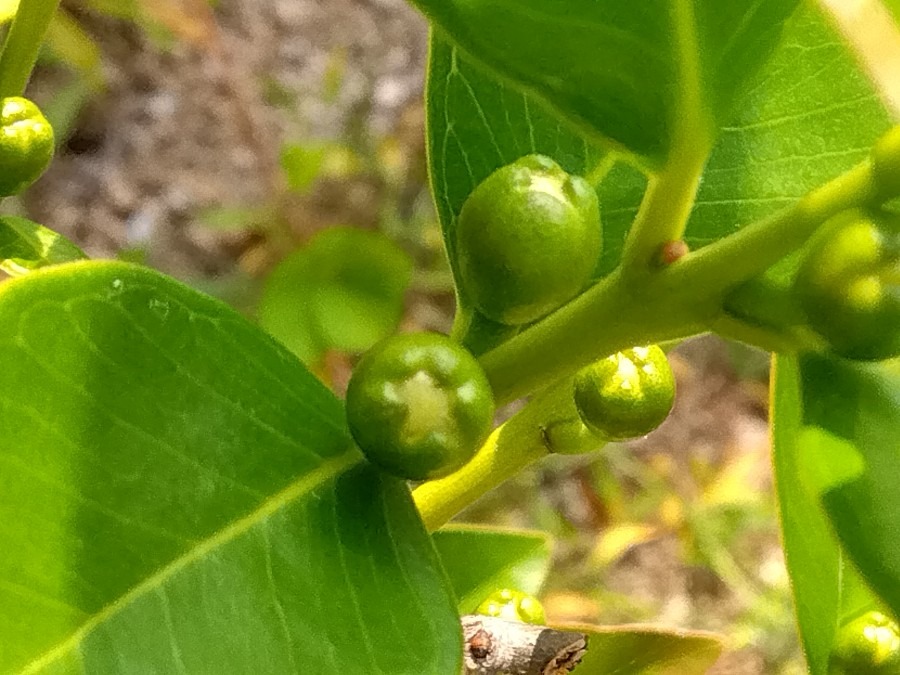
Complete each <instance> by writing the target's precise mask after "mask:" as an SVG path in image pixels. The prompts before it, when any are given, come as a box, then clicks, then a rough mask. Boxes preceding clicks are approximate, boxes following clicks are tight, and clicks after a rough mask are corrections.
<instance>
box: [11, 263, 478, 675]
mask: <svg viewBox="0 0 900 675" xmlns="http://www.w3.org/2000/svg"><path fill="white" fill-rule="evenodd" d="M0 322H2V324H3V325H4V326H5V329H4V330H3V331H2V333H0V392H2V393H0V429H2V434H0V541H2V542H3V555H2V556H0V635H2V636H3V637H2V640H0V672H4V673H5V672H19V671H23V672H55V671H59V672H73V671H78V672H80V671H84V672H141V673H146V672H286V673H289V672H297V673H301V672H346V673H354V672H358V673H370V672H384V673H396V672H407V673H423V672H428V673H431V672H434V673H448V674H451V673H452V674H455V673H457V672H458V669H459V659H460V653H461V647H460V638H459V635H458V633H459V626H458V620H457V615H456V612H455V608H454V607H453V601H452V598H451V593H450V591H449V589H445V588H444V581H443V579H444V577H443V573H442V572H441V570H440V567H439V564H438V561H437V557H436V555H435V553H434V551H433V548H432V547H431V543H430V540H429V538H428V536H427V534H426V533H425V531H424V529H423V527H422V525H421V522H420V521H419V519H418V516H417V515H416V513H415V511H414V508H413V505H412V503H411V499H410V496H409V493H408V489H407V488H406V486H405V484H403V483H401V482H399V481H396V480H393V479H388V478H386V477H383V476H381V475H379V474H378V473H376V472H375V471H374V470H372V469H370V468H368V467H367V465H365V464H363V463H362V462H361V458H360V456H359V454H358V452H357V451H356V450H355V449H353V448H352V446H351V445H350V442H349V437H348V434H347V431H346V430H345V425H344V422H343V412H342V410H341V405H340V402H339V401H337V400H336V399H335V398H334V396H333V395H332V394H331V393H330V392H328V391H327V390H326V389H325V388H324V387H322V386H321V385H320V384H319V383H318V382H317V381H316V380H315V378H314V377H312V376H311V375H310V374H309V373H308V372H307V371H306V370H305V369H304V368H303V367H302V366H301V365H300V364H299V362H298V361H296V359H294V358H293V357H292V356H291V355H290V354H288V353H287V352H286V351H285V350H283V349H282V348H280V347H278V345H276V344H275V343H274V342H273V341H272V340H271V339H270V338H268V337H267V336H265V334H263V333H262V332H261V331H259V330H258V329H257V328H255V327H253V326H252V325H250V324H249V323H247V322H246V321H245V320H244V319H242V318H241V317H240V316H238V315H237V314H236V313H235V312H233V311H232V310H230V309H228V308H227V307H225V306H224V305H222V304H221V303H218V302H216V301H213V300H211V299H209V298H207V297H205V296H202V295H200V294H197V293H195V292H193V291H191V290H189V289H188V288H186V287H184V286H182V285H180V284H178V283H176V282H174V281H172V280H170V279H167V278H166V277H163V276H162V275H159V274H157V273H155V272H152V271H150V270H147V269H143V268H139V267H135V266H130V265H126V264H123V263H91V262H81V263H72V264H69V265H61V266H57V267H52V268H48V269H46V270H40V271H37V272H34V273H32V274H31V275H28V276H26V277H22V278H20V279H16V280H14V281H11V282H8V283H6V284H4V285H3V286H2V289H0ZM398 645H402V646H404V647H403V649H402V650H401V651H402V653H403V658H402V659H401V660H397V650H398ZM411 645H415V646H416V648H415V649H413V648H412V647H411Z"/></svg>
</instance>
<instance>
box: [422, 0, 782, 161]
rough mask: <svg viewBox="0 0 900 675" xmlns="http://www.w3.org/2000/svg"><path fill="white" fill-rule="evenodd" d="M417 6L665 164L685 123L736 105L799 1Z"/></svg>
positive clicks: (596, 127)
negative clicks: (700, 110)
mask: <svg viewBox="0 0 900 675" xmlns="http://www.w3.org/2000/svg"><path fill="white" fill-rule="evenodd" d="M413 4H414V5H416V6H417V7H418V8H419V9H421V10H422V12H424V13H425V15H426V16H427V17H428V18H429V19H430V20H431V21H432V22H434V24H435V26H436V27H437V29H438V30H439V31H440V32H441V34H442V35H443V36H445V37H449V38H450V39H451V40H452V41H453V43H454V44H456V45H458V46H459V47H461V48H462V49H463V50H464V51H465V52H466V53H467V54H469V55H470V56H472V57H474V58H475V59H477V61H478V62H479V63H480V64H483V65H484V66H487V67H489V68H490V69H491V70H492V71H493V72H494V73H496V74H497V75H499V76H500V77H501V78H503V79H505V80H506V81H508V82H510V83H514V84H515V86H517V87H518V88H520V89H522V90H525V91H529V92H532V93H534V94H535V95H536V96H538V97H540V98H541V99H542V100H543V101H544V102H545V103H547V104H549V105H551V106H553V107H554V108H555V110H556V111H557V113H558V114H559V115H561V116H563V117H565V118H566V119H568V120H569V121H570V122H572V123H574V124H575V125H577V126H578V127H580V128H581V129H582V130H583V131H584V132H585V133H586V134H588V135H590V136H592V137H595V138H598V139H605V140H607V141H611V142H612V143H613V144H614V145H616V146H619V147H623V148H625V149H628V150H630V151H632V152H634V153H636V154H638V155H642V156H645V157H648V158H650V159H651V160H653V161H658V160H661V159H663V158H664V157H665V156H666V154H667V153H668V151H669V149H670V146H671V145H672V136H673V134H674V133H676V132H677V130H678V129H680V128H682V127H683V125H682V123H684V122H686V123H687V124H688V125H703V124H704V123H705V120H706V119H710V120H712V119H717V118H719V117H721V116H724V115H725V114H726V113H727V112H728V111H729V110H730V108H731V104H732V100H733V98H734V96H735V94H736V93H737V92H739V91H740V90H741V89H742V87H743V84H744V82H745V80H746V78H747V77H748V76H749V75H750V74H752V73H753V72H754V71H755V70H756V69H757V68H758V67H759V66H760V65H761V64H762V63H763V62H764V61H765V58H766V56H767V55H768V53H769V51H770V50H771V49H772V47H773V46H774V45H775V44H776V43H777V42H778V38H779V30H780V27H781V24H782V22H783V20H784V19H785V18H786V17H787V16H788V15H789V14H790V13H791V11H793V9H794V7H795V6H796V4H797V0H737V1H733V2H728V3H722V2H720V1H719V0H694V1H693V2H689V1H688V0H645V1H644V2H636V3H621V2H610V1H607V2H597V1H596V0H520V1H518V2H509V1H508V0H484V1H481V2H471V1H469V0H413ZM498 36H502V39H498ZM536 36H539V39H536ZM688 100H696V101H699V102H700V103H701V105H703V106H704V107H706V108H708V111H707V112H708V114H707V115H700V116H693V117H691V118H690V119H685V118H687V117H689V116H690V114H691V113H693V112H695V111H694V110H688V109H687V108H686V103H685V102H686V101H688ZM705 131H709V130H704V132H705Z"/></svg>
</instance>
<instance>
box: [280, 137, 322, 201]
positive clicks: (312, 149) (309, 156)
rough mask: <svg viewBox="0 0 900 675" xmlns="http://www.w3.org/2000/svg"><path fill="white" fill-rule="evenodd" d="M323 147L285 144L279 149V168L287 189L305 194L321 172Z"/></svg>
mask: <svg viewBox="0 0 900 675" xmlns="http://www.w3.org/2000/svg"><path fill="white" fill-rule="evenodd" d="M324 159H325V147H324V146H321V145H320V146H309V145H300V144H299V143H286V144H285V145H284V146H283V147H282V148H281V155H280V160H281V168H282V170H283V171H284V175H285V177H286V178H287V183H288V187H289V188H290V189H291V190H293V191H294V192H300V193H302V192H306V190H308V189H309V187H310V186H311V185H312V184H313V182H314V181H315V180H316V178H318V177H319V174H320V173H321V171H322V162H323V160H324Z"/></svg>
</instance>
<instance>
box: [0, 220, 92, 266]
mask: <svg viewBox="0 0 900 675" xmlns="http://www.w3.org/2000/svg"><path fill="white" fill-rule="evenodd" d="M84 257H85V255H84V253H83V252H82V251H81V249H80V248H78V247H77V246H76V245H75V244H73V243H72V242H70V241H69V240H68V239H66V238H65V237H64V236H62V235H61V234H59V233H57V232H54V231H53V230H51V229H48V228H46V227H44V226H43V225H38V224H37V223H35V222H32V221H30V220H27V219H25V218H19V217H17V216H0V270H3V271H4V272H6V273H7V274H9V275H10V276H19V275H20V274H26V273H28V272H30V271H32V270H36V269H38V268H40V267H47V266H48V265H58V264H60V263H64V262H72V261H73V260H81V259H83V258H84Z"/></svg>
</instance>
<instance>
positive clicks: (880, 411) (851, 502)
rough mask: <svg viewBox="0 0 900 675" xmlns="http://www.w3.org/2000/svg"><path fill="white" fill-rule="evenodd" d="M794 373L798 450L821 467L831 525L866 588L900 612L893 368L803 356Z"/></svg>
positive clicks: (897, 370) (898, 378)
mask: <svg viewBox="0 0 900 675" xmlns="http://www.w3.org/2000/svg"><path fill="white" fill-rule="evenodd" d="M801 378H802V392H803V410H804V418H803V421H804V424H805V425H806V427H807V432H806V433H805V434H803V435H801V438H800V441H799V443H800V446H801V447H800V449H801V452H802V453H803V456H804V458H806V459H807V463H811V458H813V457H815V458H816V460H817V461H818V462H819V463H820V464H821V465H823V466H824V467H826V468H827V473H825V474H824V477H820V478H819V479H818V480H819V484H820V485H821V488H822V502H823V503H824V506H825V509H826V511H827V513H828V516H829V518H830V520H831V523H832V524H833V526H834V528H835V530H836V531H837V534H838V536H839V537H840V540H841V543H842V544H843V546H844V548H845V550H846V551H847V553H848V554H849V555H850V558H851V559H852V560H853V562H854V563H855V565H856V567H857V568H858V569H859V570H860V572H861V573H862V575H863V577H864V578H865V579H866V581H867V582H868V583H869V585H870V586H871V588H872V589H873V590H874V591H876V592H877V593H878V595H879V596H880V597H881V598H882V599H883V600H884V601H885V602H886V603H887V604H888V606H889V607H890V608H891V610H892V611H893V613H894V614H895V615H900V549H898V547H897V541H898V540H900V493H898V491H897V485H898V481H900V442H898V435H897V429H898V428H900V367H898V364H897V362H885V363H884V364H866V363H853V362H850V361H842V360H838V359H833V358H826V357H824V356H815V355H809V356H805V357H804V358H803V359H802V361H801ZM806 470H807V472H808V471H809V468H807V469H806ZM820 475H821V474H820Z"/></svg>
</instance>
